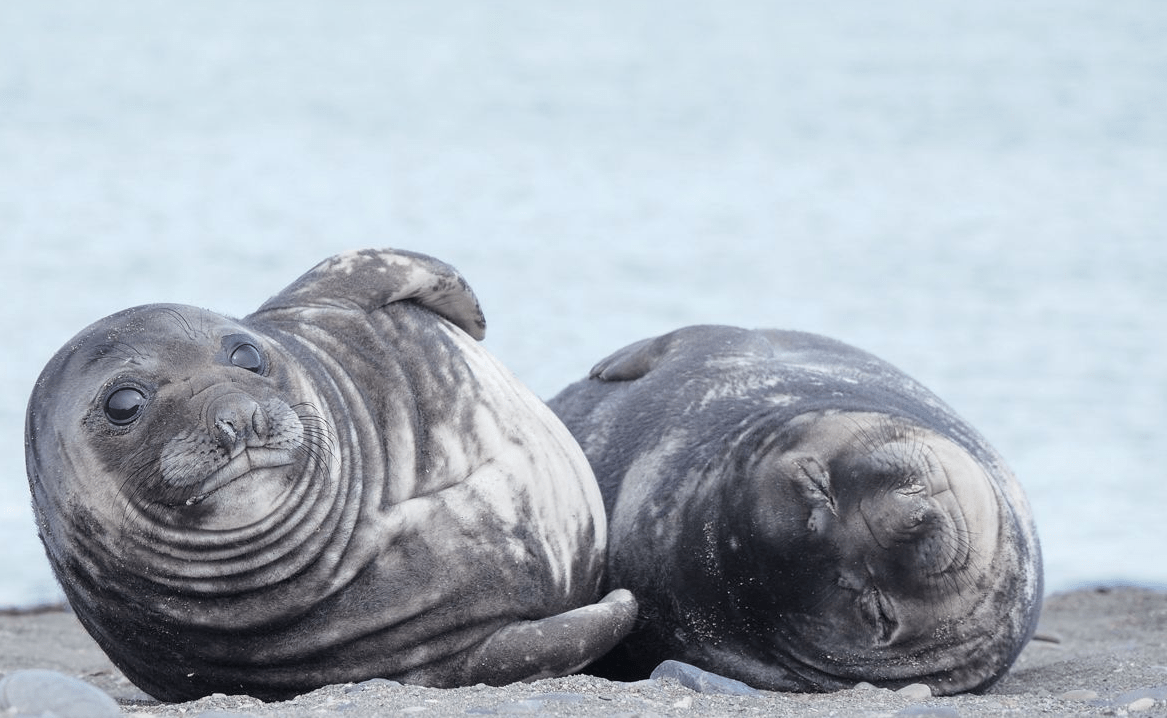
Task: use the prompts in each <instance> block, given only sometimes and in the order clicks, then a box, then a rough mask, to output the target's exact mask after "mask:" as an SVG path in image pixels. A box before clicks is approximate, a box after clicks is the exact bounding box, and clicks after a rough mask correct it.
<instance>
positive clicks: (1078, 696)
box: [1058, 688, 1098, 701]
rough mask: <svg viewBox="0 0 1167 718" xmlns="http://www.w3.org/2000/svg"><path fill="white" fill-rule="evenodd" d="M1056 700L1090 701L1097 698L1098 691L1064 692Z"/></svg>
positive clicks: (1078, 690)
mask: <svg viewBox="0 0 1167 718" xmlns="http://www.w3.org/2000/svg"><path fill="white" fill-rule="evenodd" d="M1058 698H1060V699H1062V700H1064V701H1092V700H1094V699H1096V698H1098V691H1091V690H1087V689H1085V688H1079V689H1077V690H1072V691H1066V692H1065V693H1062V694H1061V695H1059V696H1058Z"/></svg>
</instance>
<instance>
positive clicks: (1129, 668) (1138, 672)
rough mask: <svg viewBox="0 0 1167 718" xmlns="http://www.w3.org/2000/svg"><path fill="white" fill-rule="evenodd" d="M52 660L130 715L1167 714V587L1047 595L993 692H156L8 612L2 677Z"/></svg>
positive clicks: (567, 684) (78, 634)
mask: <svg viewBox="0 0 1167 718" xmlns="http://www.w3.org/2000/svg"><path fill="white" fill-rule="evenodd" d="M32 668H40V669H49V670H54V671H59V672H61V673H63V674H65V675H68V676H72V677H76V678H81V679H82V680H84V681H86V682H87V683H89V684H91V685H94V686H96V687H97V688H100V689H101V690H102V691H104V692H106V693H107V694H109V695H110V696H112V697H113V698H114V699H116V700H117V702H118V703H119V704H120V706H121V710H122V713H123V715H126V716H143V717H145V716H151V717H153V716H158V717H175V718H177V717H178V716H187V717H191V716H194V717H197V716H200V715H203V714H207V718H210V717H211V716H234V717H236V718H241V717H243V716H277V715H278V716H289V717H292V718H295V717H296V716H305V717H306V716H322V715H324V716H328V715H344V716H352V717H354V718H366V717H371V716H377V715H385V714H391V713H405V714H409V715H419V716H455V715H456V716H465V715H495V714H497V715H507V714H515V713H527V714H536V715H538V714H543V715H565V716H608V715H662V716H664V715H670V716H692V715H728V714H735V715H736V714H747V715H754V714H756V715H774V716H802V715H823V716H826V715H831V714H834V715H848V716H895V715H903V716H996V715H1010V714H1012V715H1042V714H1044V715H1074V716H1077V715H1081V716H1093V715H1127V714H1139V715H1161V714H1167V590H1162V589H1149V588H1135V587H1099V588H1084V589H1079V590H1075V591H1070V592H1066V593H1058V594H1053V595H1050V596H1047V597H1046V599H1045V603H1044V606H1043V609H1042V617H1041V621H1040V623H1039V625H1038V632H1037V638H1035V640H1033V641H1031V642H1030V644H1029V645H1028V646H1027V647H1026V648H1025V650H1024V651H1023V652H1022V654H1021V656H1020V658H1019V659H1018V660H1017V662H1016V663H1015V664H1014V666H1013V667H1012V669H1010V671H1009V672H1008V673H1007V674H1006V675H1005V676H1004V677H1003V678H1002V679H1001V681H1000V682H998V683H997V684H996V685H995V686H994V687H993V688H991V689H990V690H989V691H988V692H986V693H984V694H982V695H971V694H964V695H958V696H947V697H926V696H924V695H922V694H920V693H915V692H912V691H909V690H908V689H904V690H901V691H899V692H893V691H890V690H886V689H880V688H873V687H862V686H861V687H858V688H854V689H850V690H844V691H838V692H835V693H825V694H801V693H774V692H769V691H761V692H759V693H758V694H756V695H748V696H737V695H720V694H710V693H699V692H696V691H694V690H691V689H689V688H686V687H684V686H682V685H680V684H679V683H678V682H676V681H675V680H673V679H657V680H648V681H638V682H636V683H619V682H613V681H608V680H605V679H601V678H595V677H592V676H586V675H572V676H566V677H563V678H551V679H543V680H539V681H535V682H533V683H527V684H523V683H519V684H511V685H507V686H501V687H491V686H485V685H477V686H469V687H465V688H452V689H439V688H423V687H418V686H406V685H401V684H398V683H395V682H393V681H387V680H384V679H373V680H372V681H366V682H364V683H359V684H355V685H354V684H345V685H333V686H326V687H324V688H321V689H318V690H316V691H312V692H310V693H306V694H304V695H301V696H298V697H296V698H295V699H292V700H290V701H284V702H273V703H264V702H261V701H259V700H257V699H254V698H250V697H248V696H227V695H222V694H215V695H213V696H209V697H206V698H201V699H199V700H196V701H191V702H188V703H175V704H165V703H159V702H157V701H154V700H153V699H151V698H150V697H149V696H147V695H146V694H144V693H142V692H141V691H140V690H138V689H137V688H136V687H135V686H133V685H132V684H131V683H130V682H129V681H128V680H127V679H126V678H125V677H124V676H122V674H121V673H120V672H119V671H118V670H117V669H116V668H115V667H114V666H113V665H112V664H111V663H110V662H109V660H108V659H107V658H106V657H105V655H104V654H103V653H102V652H101V650H100V649H99V648H98V647H97V645H96V644H95V643H94V642H93V640H92V639H91V638H90V637H89V636H88V634H86V633H85V631H84V629H82V628H81V626H80V624H79V623H78V622H77V619H76V618H75V617H74V616H73V614H72V613H71V612H70V611H68V610H67V607H65V606H62V605H57V606H53V605H49V606H37V607H29V608H27V609H7V610H0V674H4V675H7V674H10V673H12V672H14V671H17V670H21V669H32Z"/></svg>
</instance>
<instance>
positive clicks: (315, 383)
mask: <svg viewBox="0 0 1167 718" xmlns="http://www.w3.org/2000/svg"><path fill="white" fill-rule="evenodd" d="M484 328H485V323H484V320H483V318H482V314H481V312H480V310H479V307H478V302H477V300H476V299H475V297H474V295H473V293H472V292H471V291H470V289H469V287H468V286H467V285H466V283H465V282H464V280H463V279H462V278H461V276H460V275H459V274H458V273H457V272H455V271H454V270H453V269H452V268H451V267H449V266H447V265H445V264H443V263H441V262H439V261H437V260H435V259H432V258H430V257H426V256H423V255H419V254H413V253H408V252H394V251H372V250H367V251H360V252H351V253H347V254H342V255H338V256H336V257H333V258H331V259H329V260H326V261H325V262H323V263H321V264H320V265H318V266H317V267H316V268H314V269H312V270H311V271H309V272H308V273H307V274H305V275H304V276H303V277H301V278H300V279H299V280H297V281H296V282H294V283H293V284H292V285H291V286H289V287H288V288H286V289H285V290H284V291H283V292H281V293H280V294H278V295H276V296H275V297H274V298H272V299H271V300H269V301H268V302H267V303H265V304H264V305H263V306H262V307H260V309H259V310H258V311H257V312H255V313H254V314H251V315H249V316H247V317H245V318H243V319H241V320H232V319H228V318H226V317H223V316H220V315H218V314H214V313H211V312H208V311H204V310H200V309H195V308H192V307H186V306H179V305H147V306H142V307H137V308H133V309H127V310H125V311H123V312H120V313H118V314H114V315H112V316H110V317H107V318H105V319H102V320H100V321H98V322H96V323H95V324H93V325H91V326H90V327H88V328H87V329H85V330H83V331H82V332H81V333H80V334H78V335H77V336H76V337H75V338H74V339H73V340H71V341H70V342H69V343H68V344H67V345H66V346H65V347H64V348H63V349H61V350H60V351H59V352H58V353H57V354H56V356H54V357H53V358H52V360H51V361H50V362H49V363H48V365H47V366H46V368H45V370H44V372H43V373H42V374H41V376H40V378H39V380H38V381H37V384H36V387H35V389H34V390H33V393H32V398H31V400H30V401H29V409H28V419H27V425H26V457H27V467H28V476H29V483H30V486H31V490H32V496H33V506H34V510H35V513H36V518H37V523H38V527H39V529H40V534H41V538H42V540H43V542H44V545H45V548H46V551H47V553H48V556H49V560H50V562H51V563H52V566H53V569H54V571H55V572H56V575H57V577H58V578H59V580H60V582H61V585H62V586H63V588H64V590H65V593H66V595H67V596H68V599H69V602H70V604H71V605H72V607H73V609H74V610H75V611H76V614H77V616H78V618H79V619H80V620H81V622H82V623H83V624H84V625H85V627H86V628H87V629H88V630H89V632H90V633H91V634H92V635H93V637H94V638H95V639H96V640H97V642H98V643H99V644H100V645H101V647H102V648H103V649H104V650H105V651H106V653H108V654H109V656H110V658H111V659H112V660H113V662H114V663H115V664H117V666H118V667H119V668H121V669H122V670H123V671H124V672H125V674H126V675H127V676H128V677H129V678H130V679H131V680H132V681H133V682H134V683H136V684H137V685H138V686H140V687H141V688H143V689H144V690H146V691H147V692H149V693H150V694H152V695H154V696H156V697H158V698H160V699H163V700H186V699H191V698H194V697H198V696H202V695H206V694H210V693H212V692H223V693H249V694H251V695H254V696H257V697H260V698H265V699H273V698H280V697H286V696H289V695H294V694H297V693H301V692H304V691H307V690H311V689H313V688H316V687H319V686H321V685H324V684H328V683H338V682H347V681H358V680H363V679H367V678H370V677H376V676H381V677H387V678H393V679H397V680H400V681H403V682H407V683H417V684H424V685H430V686H453V685H467V684H476V683H479V682H485V683H492V684H502V683H508V682H512V681H517V680H529V679H534V678H539V677H544V676H550V675H559V674H564V673H568V672H571V671H573V670H575V669H577V668H578V667H580V666H582V665H583V664H586V663H588V662H590V661H592V660H594V659H595V658H596V657H598V656H600V655H603V654H604V653H605V652H607V651H608V650H609V649H610V648H611V647H612V646H614V645H615V644H616V643H617V641H618V640H619V639H620V638H621V637H622V636H623V635H624V634H625V633H627V631H628V630H629V629H630V628H631V627H632V625H633V622H634V620H635V616H636V603H635V601H634V600H633V599H632V597H631V596H630V595H629V594H628V592H627V591H614V592H612V593H611V594H610V595H608V596H607V597H605V598H604V599H603V600H599V601H598V602H597V600H598V599H599V598H600V593H599V591H600V589H601V585H600V584H601V581H602V572H603V568H604V556H605V544H606V522H605V518H604V509H603V503H602V499H601V497H600V493H599V491H598V489H597V486H596V483H595V480H594V478H593V476H592V473H591V471H590V469H589V467H588V464H587V460H586V458H585V457H584V456H583V454H582V452H581V451H580V449H579V447H578V446H577V445H576V444H575V442H574V441H573V440H572V438H571V435H570V434H569V433H568V432H567V430H566V429H565V428H564V427H563V425H562V424H561V423H560V422H559V421H558V420H557V419H556V418H555V416H554V415H553V414H552V413H551V412H550V411H549V410H548V409H547V408H546V406H544V405H543V404H542V403H541V402H540V401H539V400H538V399H537V398H536V397H535V396H534V395H533V394H531V393H530V392H529V391H528V390H527V389H525V388H524V387H523V386H522V385H520V383H519V382H518V381H517V380H516V379H515V378H514V376H513V375H511V374H510V373H509V372H508V371H507V370H506V369H504V368H503V367H502V366H501V365H500V364H499V363H498V362H497V361H496V360H495V359H494V358H493V357H492V356H490V355H489V354H488V353H487V352H486V351H485V350H484V349H482V348H481V347H480V346H479V345H478V344H477V343H476V341H475V339H481V338H482V335H483V333H484Z"/></svg>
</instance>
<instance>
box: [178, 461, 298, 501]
mask: <svg viewBox="0 0 1167 718" xmlns="http://www.w3.org/2000/svg"><path fill="white" fill-rule="evenodd" d="M294 462H295V456H294V454H293V452H292V451H289V450H287V449H272V448H268V447H262V446H255V447H248V448H247V449H245V450H243V451H241V452H239V453H238V454H236V455H235V456H234V457H233V458H232V459H231V460H230V461H228V462H227V463H226V464H225V465H224V466H222V467H220V468H219V469H216V470H215V471H214V472H213V473H211V474H210V475H209V476H207V477H206V478H205V479H203V480H201V481H199V482H197V483H196V484H195V485H196V486H198V491H199V492H198V493H196V494H195V495H193V496H190V497H189V498H187V499H186V501H184V502H183V503H184V504H185V505H186V506H195V505H197V504H200V503H202V502H203V501H205V500H206V499H207V498H208V497H210V496H211V495H212V494H214V493H216V492H218V491H219V490H221V489H223V488H224V487H226V486H228V485H230V484H232V483H234V482H235V481H237V480H239V479H241V478H243V477H245V476H247V475H248V474H250V473H252V472H253V471H257V470H259V469H272V468H277V467H280V466H290V465H291V464H293V463H294Z"/></svg>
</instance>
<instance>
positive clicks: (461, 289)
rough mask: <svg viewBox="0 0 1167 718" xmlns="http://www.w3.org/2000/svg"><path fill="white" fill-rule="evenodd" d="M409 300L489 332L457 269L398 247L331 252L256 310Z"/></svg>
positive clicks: (374, 305) (477, 334) (479, 333)
mask: <svg viewBox="0 0 1167 718" xmlns="http://www.w3.org/2000/svg"><path fill="white" fill-rule="evenodd" d="M405 300H412V301H414V302H417V303H418V304H420V305H421V306H423V307H425V308H427V309H429V310H430V311H433V312H434V313H436V314H438V315H439V316H441V317H444V318H445V319H448V320H449V321H451V322H453V323H454V325H455V326H457V327H458V328H459V329H461V330H462V331H464V332H466V333H467V334H469V335H470V336H472V337H474V338H475V339H478V340H481V339H482V338H483V337H485V336H486V319H485V318H484V317H483V315H482V308H481V307H480V306H479V305H478V298H477V297H476V296H474V291H473V290H471V289H470V285H469V284H467V283H466V280H465V279H463V278H462V275H461V274H459V273H458V270H456V269H454V268H453V267H451V266H450V265H448V264H446V263H445V262H442V261H439V260H437V259H434V258H433V257H430V256H427V255H424V254H418V253H417V252H407V251H404V250H394V249H361V250H354V251H351V252H345V253H343V254H338V255H336V256H334V257H330V258H328V259H326V260H324V261H323V262H321V263H320V264H318V265H316V266H315V267H313V268H312V269H310V270H308V272H307V273H305V274H304V275H303V276H302V277H300V278H299V279H297V280H296V281H294V282H292V283H291V284H290V285H288V287H287V288H286V289H284V291H282V292H280V293H279V294H277V295H276V296H274V297H272V298H271V299H269V300H267V301H266V302H264V304H263V306H261V307H260V308H259V310H258V311H257V312H256V314H262V313H264V312H270V311H275V310H280V309H297V308H302V307H313V306H315V307H351V306H352V305H353V304H356V305H357V306H358V307H360V308H361V309H363V310H364V311H366V312H374V311H376V310H378V309H381V308H382V307H385V306H388V305H389V304H392V303H393V302H400V301H405Z"/></svg>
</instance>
